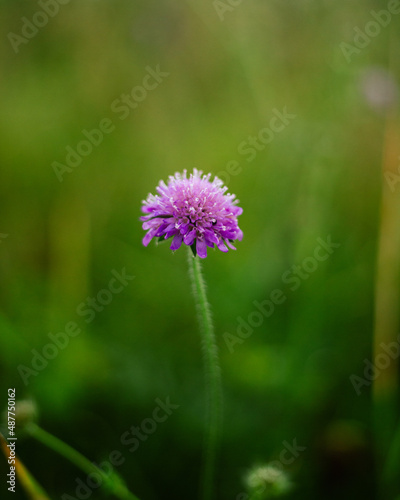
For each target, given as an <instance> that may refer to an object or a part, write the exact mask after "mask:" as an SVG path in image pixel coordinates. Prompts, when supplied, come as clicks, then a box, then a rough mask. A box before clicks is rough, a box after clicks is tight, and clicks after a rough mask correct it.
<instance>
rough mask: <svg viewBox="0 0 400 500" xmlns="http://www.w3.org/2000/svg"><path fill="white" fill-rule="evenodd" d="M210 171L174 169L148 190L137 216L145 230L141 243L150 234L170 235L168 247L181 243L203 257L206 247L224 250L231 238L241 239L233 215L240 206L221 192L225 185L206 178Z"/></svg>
mask: <svg viewBox="0 0 400 500" xmlns="http://www.w3.org/2000/svg"><path fill="white" fill-rule="evenodd" d="M210 177H211V174H207V175H202V171H199V170H196V169H194V170H193V173H192V174H190V175H189V177H187V172H186V170H184V171H183V174H181V173H176V174H175V175H174V176H172V175H171V176H170V177H169V180H168V185H167V184H165V182H164V181H161V182H160V183H159V185H158V186H157V188H156V189H157V192H158V194H157V195H152V194H149V195H148V197H147V199H146V200H145V201H143V206H142V211H143V212H144V213H145V214H146V215H144V216H142V217H141V218H140V220H141V221H143V229H145V230H147V233H146V236H145V237H144V238H143V245H144V246H147V245H148V244H149V242H150V241H151V240H152V239H153V238H165V239H168V238H171V237H172V238H173V239H172V244H171V247H170V248H171V250H177V249H178V248H179V247H180V246H181V245H182V243H184V244H185V245H188V246H191V247H192V248H193V249H196V253H197V255H198V256H199V257H201V258H202V259H204V258H205V257H207V247H210V248H214V245H215V246H216V247H218V248H219V249H220V250H221V251H222V252H227V251H228V247H229V248H231V249H233V250H236V249H235V247H234V246H233V245H232V242H233V241H234V240H241V239H242V237H243V233H242V231H241V230H240V229H239V226H238V222H237V217H238V216H239V215H240V214H241V213H242V212H243V210H242V209H241V208H240V207H238V206H237V203H238V200H236V199H235V195H233V194H225V192H226V191H227V189H228V188H227V187H224V186H223V183H222V181H221V180H220V179H218V178H217V177H215V178H214V180H213V181H212V182H210Z"/></svg>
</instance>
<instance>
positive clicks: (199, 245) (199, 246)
mask: <svg viewBox="0 0 400 500" xmlns="http://www.w3.org/2000/svg"><path fill="white" fill-rule="evenodd" d="M196 251H197V255H198V256H199V257H200V258H201V259H205V258H206V257H207V245H206V242H205V241H204V239H201V240H200V239H199V238H197V241H196Z"/></svg>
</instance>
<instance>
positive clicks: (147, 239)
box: [142, 229, 157, 247]
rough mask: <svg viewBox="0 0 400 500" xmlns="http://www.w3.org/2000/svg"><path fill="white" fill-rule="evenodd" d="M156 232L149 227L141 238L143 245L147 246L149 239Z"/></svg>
mask: <svg viewBox="0 0 400 500" xmlns="http://www.w3.org/2000/svg"><path fill="white" fill-rule="evenodd" d="M156 232H157V230H156V229H150V231H147V233H146V236H145V237H144V238H143V240H142V243H143V245H144V246H145V247H147V245H148V244H149V243H150V241H151V240H152V239H153V238H154V236H155V234H156Z"/></svg>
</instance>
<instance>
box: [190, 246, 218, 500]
mask: <svg viewBox="0 0 400 500" xmlns="http://www.w3.org/2000/svg"><path fill="white" fill-rule="evenodd" d="M189 269H190V276H191V279H192V284H193V292H194V296H195V299H196V305H197V309H198V312H199V318H200V325H201V332H202V347H203V352H204V365H205V377H206V387H207V424H206V432H205V445H204V463H203V476H202V498H203V500H210V499H211V498H212V496H213V487H214V476H215V463H216V455H217V450H218V445H219V438H220V431H221V423H222V386H221V372H220V368H219V362H218V349H217V344H216V339H215V334H214V328H213V324H212V319H211V312H210V306H209V304H208V302H207V295H206V286H205V283H204V280H203V276H202V272H201V265H200V259H199V257H193V255H192V252H191V250H190V249H189Z"/></svg>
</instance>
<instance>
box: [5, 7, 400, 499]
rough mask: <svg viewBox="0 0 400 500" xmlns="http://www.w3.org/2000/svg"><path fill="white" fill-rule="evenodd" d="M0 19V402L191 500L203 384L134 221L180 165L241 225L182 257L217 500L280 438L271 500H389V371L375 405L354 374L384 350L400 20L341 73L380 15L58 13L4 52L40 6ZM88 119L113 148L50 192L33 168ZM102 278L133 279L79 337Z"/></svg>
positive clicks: (139, 482)
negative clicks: (229, 239)
mask: <svg viewBox="0 0 400 500" xmlns="http://www.w3.org/2000/svg"><path fill="white" fill-rule="evenodd" d="M234 3H235V4H236V5H235V6H233V4H234ZM0 6H1V17H0V25H1V32H2V39H1V47H0V51H1V72H0V93H1V96H2V109H1V114H0V131H1V133H0V144H1V153H0V155H1V165H2V169H1V170H2V176H1V178H2V180H1V183H0V206H1V219H0V220H1V225H0V233H1V235H2V237H1V240H0V241H1V243H0V255H1V258H0V268H1V291H0V300H1V310H0V329H1V333H0V358H1V366H0V375H1V377H0V400H1V402H2V403H1V404H2V407H5V406H6V402H7V389H8V388H9V387H15V388H16V394H17V398H18V399H26V398H31V399H32V400H34V401H35V402H36V404H37V407H38V409H39V414H40V416H39V422H40V425H41V426H42V427H43V428H44V429H46V430H48V431H49V432H51V433H53V434H54V435H56V436H58V437H60V438H61V439H63V440H64V441H65V442H67V443H69V444H70V445H71V446H73V447H75V448H76V449H78V450H79V451H80V452H82V453H83V454H84V455H85V456H87V457H88V458H90V459H91V460H93V461H96V462H97V463H100V462H102V461H104V460H107V458H108V456H109V453H110V452H111V451H113V450H120V451H121V452H122V453H123V456H124V458H125V462H124V464H123V465H121V466H120V467H118V468H117V472H118V473H119V474H120V475H121V476H122V477H123V478H124V480H125V481H126V483H127V485H128V487H129V488H130V490H131V491H132V492H134V493H135V494H136V495H138V497H139V498H141V499H143V500H155V499H170V498H174V499H181V498H182V499H185V500H186V499H191V498H196V497H197V495H198V485H199V471H200V467H201V448H202V435H203V427H204V381H203V374H202V354H201V348H200V336H199V333H198V326H197V321H196V313H195V307H194V304H193V298H192V296H191V290H190V282H189V278H188V273H187V262H186V257H187V256H186V251H185V249H183V248H182V249H180V250H179V251H177V252H176V253H175V254H172V253H171V251H170V250H169V249H168V245H167V244H165V245H159V246H158V247H156V246H155V245H153V244H151V245H150V246H149V247H148V248H144V247H143V246H142V244H141V239H142V237H143V234H144V233H143V231H142V229H141V224H140V222H139V220H138V217H139V215H140V206H141V201H142V200H143V199H144V198H145V197H146V196H147V194H148V193H149V192H154V189H155V186H156V184H157V183H158V182H159V180H160V179H167V177H168V175H170V174H173V173H174V172H176V171H182V170H183V169H184V168H186V169H189V170H191V169H192V168H193V167H196V168H199V169H202V170H204V171H205V172H211V173H212V174H218V175H220V177H221V178H222V179H223V180H224V181H225V182H226V184H227V185H228V187H229V191H231V192H233V193H235V194H236V195H237V196H238V198H239V199H240V204H241V206H242V207H243V208H244V214H243V215H242V216H241V217H240V225H241V228H242V229H243V231H244V235H245V237H244V239H243V241H242V242H241V243H239V244H238V250H237V251H236V252H233V251H230V252H229V253H228V254H223V253H221V252H219V251H215V252H212V251H211V252H209V256H208V258H207V259H206V261H205V262H204V273H205V276H206V280H207V283H208V292H209V299H210V302H211V304H212V309H213V314H214V320H215V327H216V332H217V336H218V343H219V347H220V357H221V368H222V373H223V383H224V405H225V427H224V434H223V441H222V449H221V454H220V460H219V464H218V474H217V486H216V497H217V498H219V499H221V500H222V499H224V500H225V499H226V500H229V499H232V500H244V498H246V497H245V496H244V493H245V491H246V487H245V484H244V482H243V478H244V477H245V476H246V473H247V471H248V470H249V469H251V468H252V467H254V466H257V465H263V464H266V463H268V462H269V461H274V460H277V459H279V455H280V453H281V452H282V450H283V449H284V446H285V445H284V442H288V443H293V440H296V443H297V444H298V445H299V446H301V447H303V448H304V450H302V451H301V452H300V453H299V454H298V456H297V457H295V460H293V462H292V463H291V464H288V465H285V466H284V473H285V474H287V475H288V477H290V480H291V482H292V484H293V489H292V491H291V492H290V493H288V495H287V496H286V498H293V499H301V500H302V499H308V500H310V499H320V498H326V499H336V498H353V499H356V498H357V499H358V498H360V499H363V500H366V499H374V498H378V497H379V491H382V489H385V488H387V489H386V490H385V491H386V493H384V494H381V498H385V500H387V499H391V498H396V495H399V494H400V489H399V485H398V484H396V482H397V481H398V476H399V475H398V474H397V472H395V473H393V470H395V471H397V470H399V465H400V462H399V461H398V448H399V443H398V441H399V438H397V444H396V438H395V435H396V430H395V429H396V420H397V415H398V410H399V401H398V394H397V379H398V369H397V365H396V360H395V359H391V360H390V362H389V366H388V368H385V369H384V370H381V371H380V374H379V376H378V377H376V381H375V384H376V386H375V388H374V389H373V387H372V383H371V381H370V380H368V379H365V375H363V372H364V370H365V367H366V364H365V361H364V360H365V359H367V360H370V361H371V362H374V353H375V354H376V353H377V350H376V349H377V347H376V346H377V345H378V344H379V342H381V341H384V342H386V343H388V342H391V341H396V336H397V335H398V332H399V330H398V314H397V313H398V306H399V300H398V279H399V268H398V256H399V236H398V230H399V213H400V212H399V204H398V200H399V195H400V185H399V184H400V183H399V184H397V182H398V181H397V180H396V175H397V168H398V165H399V160H398V155H399V154H400V152H399V150H398V141H399V134H398V132H399V128H398V101H397V86H398V82H399V75H400V73H399V58H398V54H399V48H400V44H399V26H400V24H399V18H400V15H394V14H393V15H391V20H390V21H389V22H388V23H387V24H388V25H387V26H386V27H382V26H380V25H378V28H379V30H378V32H377V33H376V35H374V36H369V37H368V39H367V41H365V39H364V42H363V39H361V41H359V43H364V44H365V47H364V48H359V49H357V50H354V51H353V52H352V53H351V54H350V56H349V55H348V56H347V57H346V55H345V52H346V50H345V49H344V46H343V45H342V44H343V43H348V44H351V45H353V47H354V41H353V39H354V37H355V35H356V34H357V31H356V30H355V27H358V28H359V29H360V30H361V31H362V32H365V27H366V25H367V23H368V22H370V21H373V20H374V18H373V17H372V15H371V12H370V11H371V9H374V10H375V11H377V12H378V11H379V10H381V9H387V7H388V5H387V3H386V2H378V1H372V0H366V1H362V2H361V1H359V2H357V1H352V2H349V1H344V0H335V1H333V0H325V1H312V0H296V1H294V0H288V1H284V2H282V1H277V0H268V1H266V0H264V1H260V0H243V1H242V2H232V6H230V4H229V3H228V2H227V1H226V2H220V3H215V2H214V4H213V2H212V1H211V0H207V1H206V2H195V1H191V0H190V1H183V2H172V1H168V0H158V1H154V0H146V1H140V0H139V1H135V2H133V1H128V0H116V1H111V0H81V1H79V2H77V1H74V0H72V1H71V2H67V3H66V4H65V5H60V6H59V12H58V13H57V14H56V15H55V16H54V17H52V18H50V19H49V21H48V22H47V23H46V25H45V26H43V27H42V28H40V29H38V32H37V34H35V35H34V36H32V37H31V39H26V41H27V43H20V44H19V45H18V49H17V50H18V52H17V53H16V51H15V50H14V48H13V46H12V43H11V41H10V33H14V34H16V35H19V36H21V30H22V27H23V24H24V21H23V20H22V19H21V18H24V17H26V18H27V19H28V21H31V20H32V19H33V17H34V16H35V15H36V13H37V12H39V11H43V9H42V7H40V5H39V4H38V3H37V2H31V1H18V2H15V1H11V0H9V1H5V0H2V1H1V2H0ZM218 10H219V14H218V12H217V11H218ZM35 19H39V22H40V18H38V17H36V18H35ZM370 29H371V32H373V30H374V27H372V28H370ZM346 47H347V49H348V46H346ZM157 65H159V68H160V70H161V71H162V72H164V73H167V74H168V76H164V77H163V78H162V81H161V82H160V83H159V84H158V85H157V86H156V88H154V89H153V90H151V91H148V93H147V95H146V97H145V98H144V99H143V100H142V101H141V102H137V107H136V108H135V109H130V110H129V113H128V116H126V117H125V118H124V119H121V116H122V112H121V111H120V112H116V111H115V108H114V110H113V109H112V104H113V103H114V101H115V100H116V99H119V98H120V97H121V95H122V94H129V93H130V92H131V90H132V89H133V88H134V87H135V86H138V85H141V84H142V81H143V78H144V77H145V75H146V74H148V69H146V68H147V67H150V68H152V69H154V70H156V68H157ZM138 95H139V94H138ZM285 107H286V110H287V112H288V113H290V114H292V115H295V117H294V118H292V119H290V120H289V123H288V124H287V125H286V126H285V127H284V128H283V130H281V131H280V132H278V133H275V135H274V138H273V140H272V141H271V142H270V143H269V144H267V145H263V144H262V143H261V144H262V147H260V150H259V151H257V153H256V155H255V157H254V159H252V161H248V159H249V158H250V155H249V154H247V155H245V154H243V152H242V153H241V152H240V151H239V150H238V148H239V147H240V145H241V144H242V143H243V142H248V141H249V136H257V135H258V133H259V131H260V130H261V129H263V128H266V127H269V123H270V120H271V118H272V117H273V116H274V110H279V111H280V112H283V110H284V109H285ZM104 119H109V120H111V121H112V124H113V126H114V129H113V131H112V132H111V133H109V134H105V135H104V138H103V140H102V142H101V144H99V145H98V146H96V147H93V151H92V152H91V153H90V154H89V155H87V156H86V157H84V158H83V159H82V162H81V163H80V165H79V166H77V167H76V168H72V169H71V171H70V172H65V173H63V174H62V182H60V180H59V178H58V177H57V175H56V173H55V171H54V162H60V163H63V164H65V157H66V154H67V151H66V147H67V146H70V147H71V148H73V149H76V146H77V144H78V143H79V142H80V141H82V140H83V139H85V137H84V135H83V132H82V131H83V130H84V129H86V130H89V131H90V130H92V129H95V128H98V127H99V123H100V122H101V121H102V120H104ZM259 144H260V143H259ZM232 162H235V163H232ZM229 165H230V166H232V165H235V171H234V175H233V174H231V173H229V168H232V167H229ZM388 171H391V172H392V173H391V177H390V176H389V177H388V176H387V175H386V177H385V174H387V172H388ZM389 184H390V185H389ZM328 235H331V239H332V241H333V242H335V243H339V244H340V246H339V247H338V248H336V249H335V250H334V252H333V253H332V255H331V256H330V257H329V258H328V259H327V260H326V261H324V262H321V263H319V264H318V267H317V269H316V270H315V271H314V272H312V273H309V274H308V276H307V279H301V282H300V286H299V287H298V289H297V290H295V291H291V290H290V286H289V284H287V283H284V282H283V279H282V276H283V274H284V273H285V272H286V271H288V270H290V269H291V268H292V266H294V265H301V264H302V262H303V261H304V259H306V258H307V257H310V256H312V255H313V253H314V251H315V249H316V247H317V246H318V243H317V239H318V238H322V239H326V238H327V237H328ZM124 268H125V269H126V272H127V273H128V274H129V275H132V276H135V278H134V279H133V280H131V281H130V282H129V284H128V286H126V287H125V288H124V289H123V291H122V292H121V293H119V294H116V295H114V296H113V298H112V301H111V303H109V304H108V305H107V306H105V307H104V309H103V310H102V311H98V312H96V314H95V317H94V319H93V321H90V322H89V323H87V322H86V321H85V319H87V316H86V317H84V316H82V315H79V314H78V313H77V307H78V306H79V305H80V304H81V303H82V302H84V301H86V300H87V297H95V296H96V295H97V293H98V292H99V291H100V290H102V289H104V288H107V286H108V283H109V280H110V279H111V278H112V272H113V270H115V271H118V272H120V271H121V270H122V269H124ZM277 288H279V289H282V290H283V291H284V292H285V295H286V297H287V300H286V301H285V302H284V303H283V304H281V305H278V306H277V307H276V308H275V310H274V313H273V314H272V315H271V316H270V317H269V318H264V319H263V321H262V322H261V324H260V326H257V327H254V328H252V329H251V330H252V331H251V334H249V335H248V337H247V338H246V339H244V340H243V339H242V342H238V343H237V344H235V346H234V350H233V352H231V351H230V349H229V348H228V346H227V343H226V341H225V339H226V335H225V336H224V334H226V333H230V334H231V335H236V336H237V335H238V330H237V329H238V325H239V322H240V321H241V320H240V319H238V318H242V320H243V321H244V322H248V319H249V315H251V313H252V312H253V311H255V310H256V309H255V306H254V304H253V301H255V300H257V301H263V300H265V299H267V298H268V297H269V295H270V293H271V292H272V290H274V289H277ZM70 321H75V322H76V323H77V324H78V326H79V328H80V329H81V333H80V334H79V335H78V336H76V337H74V338H71V339H70V342H69V345H68V346H67V347H66V348H65V349H63V350H60V352H59V353H58V354H57V356H56V357H55V358H54V359H53V360H50V361H49V362H48V366H46V367H45V369H43V370H41V371H39V372H38V373H37V375H35V376H30V377H29V379H28V383H27V384H25V383H24V382H23V380H22V378H21V376H20V373H19V370H18V367H20V366H21V365H24V366H27V367H30V366H31V361H32V357H33V354H32V349H36V350H37V351H38V352H40V353H41V352H42V350H43V347H44V346H45V345H46V344H47V343H49V337H48V334H49V332H52V333H54V334H56V333H58V332H61V331H63V330H64V329H65V325H66V324H67V323H68V322H70ZM374 344H375V347H374ZM352 375H356V376H358V377H360V378H363V379H364V380H366V383H365V385H363V386H362V387H361V388H360V390H359V394H357V392H356V390H355V387H354V384H353V383H352V379H351V377H352ZM353 380H354V379H353ZM357 380H358V379H357ZM168 396H169V398H170V401H171V402H172V403H174V404H177V405H179V408H178V409H176V410H174V411H173V413H172V414H171V416H170V417H169V418H168V419H167V420H166V421H165V422H163V423H161V424H159V426H158V427H157V429H156V431H155V432H154V433H153V434H151V435H150V436H149V437H148V439H147V440H146V441H144V442H142V443H141V444H140V446H139V448H138V449H137V451H135V452H134V453H130V452H129V451H128V449H127V447H126V446H125V447H124V446H123V445H122V444H121V435H122V434H123V433H124V432H126V431H127V430H129V428H130V427H131V426H132V425H140V423H141V422H142V421H143V419H145V418H148V417H151V414H152V412H153V410H154V408H155V406H156V403H155V399H157V398H160V399H161V400H165V398H167V397H168ZM4 432H5V431H4ZM397 436H399V434H397ZM396 450H397V451H396ZM17 452H18V455H19V456H20V458H21V459H22V460H23V462H24V463H25V465H26V466H27V467H28V468H29V470H30V471H31V473H32V474H33V475H34V476H35V477H36V479H37V480H38V481H39V482H40V483H41V484H42V486H43V487H44V488H45V489H46V491H47V492H48V494H49V495H50V497H51V498H52V499H57V498H62V495H63V494H69V495H71V496H72V497H73V498H76V496H75V488H76V478H81V479H82V480H85V474H84V473H82V472H80V471H79V470H78V469H76V468H75V467H74V466H73V465H71V464H69V463H68V462H67V461H65V460H64V459H63V458H62V457H60V456H58V455H56V454H55V453H54V452H53V451H51V450H49V449H47V448H45V447H44V446H43V445H41V444H40V443H38V442H36V441H35V440H33V439H31V438H25V439H24V437H23V435H21V436H20V439H19V441H18V447H17ZM388 456H390V457H391V458H390V460H391V470H392V473H391V474H389V479H387V480H386V483H385V484H386V486H382V484H383V482H382V471H383V470H386V469H385V467H386V466H385V464H386V461H387V457H388ZM7 467H8V466H7V464H6V460H5V459H4V457H0V471H1V485H0V487H1V488H2V490H1V491H2V493H1V498H3V497H4V498H14V499H23V498H27V497H26V496H25V494H24V492H23V491H22V489H21V487H20V486H19V487H17V493H16V494H15V495H14V496H13V497H10V495H11V493H8V492H7V491H6V489H5V486H6V485H5V477H6V476H5V474H6V473H7V472H8V468H7ZM106 497H107V494H106V493H105V492H103V491H101V490H99V489H96V490H94V491H93V494H92V496H91V498H106Z"/></svg>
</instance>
